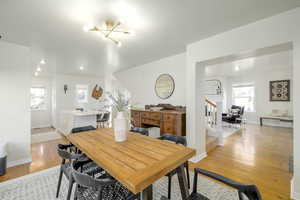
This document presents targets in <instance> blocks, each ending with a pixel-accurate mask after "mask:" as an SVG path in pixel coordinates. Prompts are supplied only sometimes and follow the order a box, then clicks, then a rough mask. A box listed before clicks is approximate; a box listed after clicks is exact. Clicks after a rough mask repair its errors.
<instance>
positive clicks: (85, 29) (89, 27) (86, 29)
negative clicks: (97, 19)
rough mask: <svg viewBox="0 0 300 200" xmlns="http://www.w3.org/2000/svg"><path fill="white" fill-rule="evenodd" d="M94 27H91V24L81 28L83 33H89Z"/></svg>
mask: <svg viewBox="0 0 300 200" xmlns="http://www.w3.org/2000/svg"><path fill="white" fill-rule="evenodd" d="M94 27H95V26H94V25H92V24H88V25H85V26H84V27H83V31H84V32H88V31H90V30H91V29H92V28H94Z"/></svg>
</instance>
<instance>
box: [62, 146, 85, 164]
mask: <svg viewBox="0 0 300 200" xmlns="http://www.w3.org/2000/svg"><path fill="white" fill-rule="evenodd" d="M65 146H66V145H62V144H58V145H57V153H58V155H59V156H60V157H61V158H62V159H63V163H65V160H70V161H71V160H75V159H79V158H82V157H84V155H83V154H76V153H71V152H69V151H68V150H67V149H66V147H65Z"/></svg>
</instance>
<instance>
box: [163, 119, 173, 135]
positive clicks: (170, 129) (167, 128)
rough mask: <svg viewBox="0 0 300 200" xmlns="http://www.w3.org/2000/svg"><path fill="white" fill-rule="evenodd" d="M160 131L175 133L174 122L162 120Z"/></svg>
mask: <svg viewBox="0 0 300 200" xmlns="http://www.w3.org/2000/svg"><path fill="white" fill-rule="evenodd" d="M163 126H164V127H163V131H162V133H163V134H164V133H173V134H175V124H174V123H173V122H166V121H165V122H164V125H163Z"/></svg>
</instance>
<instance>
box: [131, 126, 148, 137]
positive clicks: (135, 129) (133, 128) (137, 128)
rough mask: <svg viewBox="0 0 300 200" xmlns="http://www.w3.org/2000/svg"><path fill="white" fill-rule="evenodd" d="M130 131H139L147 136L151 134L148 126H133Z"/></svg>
mask: <svg viewBox="0 0 300 200" xmlns="http://www.w3.org/2000/svg"><path fill="white" fill-rule="evenodd" d="M130 131H132V132H135V133H139V134H142V135H145V136H149V131H148V129H146V128H139V127H132V128H131V129H130Z"/></svg>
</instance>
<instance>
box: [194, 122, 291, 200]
mask: <svg viewBox="0 0 300 200" xmlns="http://www.w3.org/2000/svg"><path fill="white" fill-rule="evenodd" d="M292 149H293V139H292V129H289V128H277V127H260V126H257V125H247V127H246V130H244V131H243V132H242V133H237V134H234V135H232V136H230V137H228V138H227V139H226V141H225V146H223V147H217V148H216V149H214V150H213V151H211V152H210V153H208V157H206V158H205V159H203V160H202V161H200V162H198V163H196V164H193V165H192V167H200V168H203V169H207V170H210V171H213V172H216V173H219V174H221V175H223V176H225V177H228V178H231V179H233V180H236V181H239V182H241V183H247V184H256V185H257V186H258V188H259V190H260V191H261V193H262V196H263V199H264V200H279V199H280V200H281V199H284V200H287V199H289V196H290V180H291V178H292V174H291V173H290V172H289V158H290V156H291V155H292Z"/></svg>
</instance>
